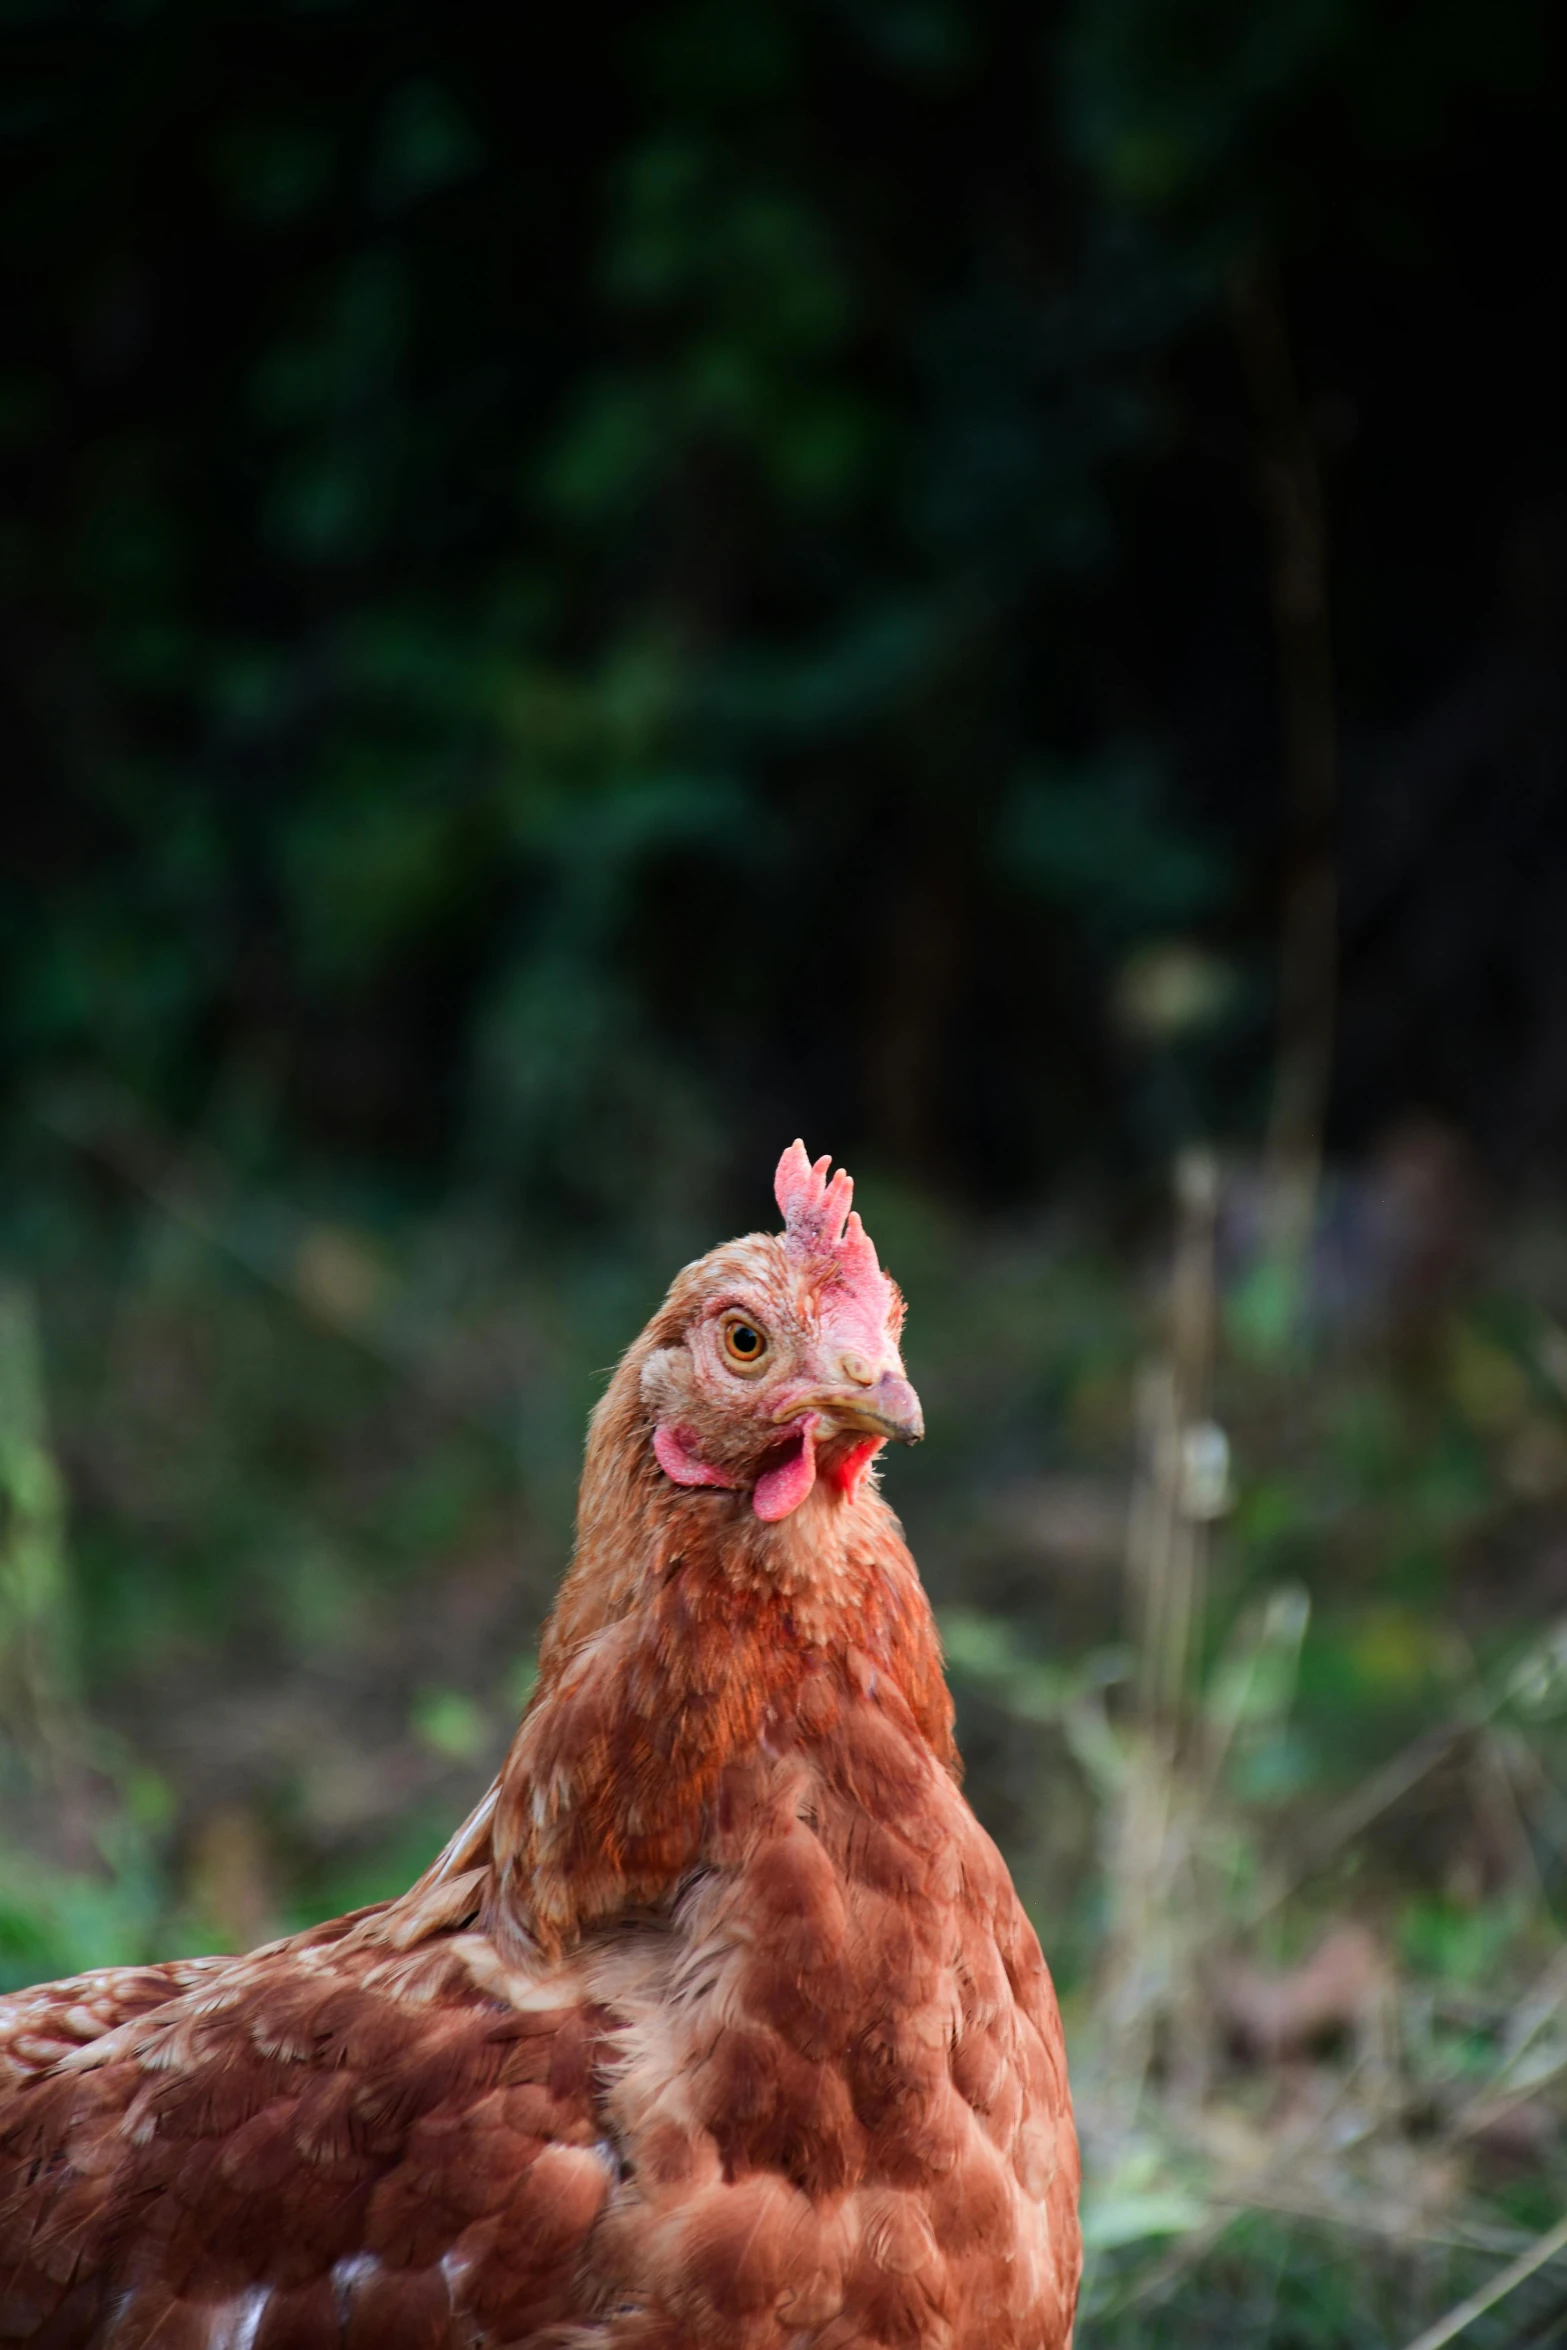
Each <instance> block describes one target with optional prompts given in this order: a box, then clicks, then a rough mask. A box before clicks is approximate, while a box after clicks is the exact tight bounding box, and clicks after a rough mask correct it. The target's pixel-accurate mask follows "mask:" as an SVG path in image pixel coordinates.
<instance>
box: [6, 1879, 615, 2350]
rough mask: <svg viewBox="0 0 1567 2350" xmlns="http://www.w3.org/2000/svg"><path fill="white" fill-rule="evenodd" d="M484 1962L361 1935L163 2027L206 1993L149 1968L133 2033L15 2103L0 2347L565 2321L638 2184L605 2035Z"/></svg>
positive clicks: (372, 2339) (204, 2349) (206, 1972)
mask: <svg viewBox="0 0 1567 2350" xmlns="http://www.w3.org/2000/svg"><path fill="white" fill-rule="evenodd" d="M467 1939H468V1938H466V1937H463V1936H461V1935H455V1936H453V1935H448V1936H443V1937H438V1938H437V1939H435V1940H434V1941H432V1942H428V1943H425V1944H422V1945H420V1946H417V1947H415V1948H413V1949H411V1950H399V1949H397V1948H395V1947H392V1946H389V1942H388V1939H387V1936H386V1921H385V1920H383V1919H377V1920H375V1921H373V1925H372V1930H371V1931H369V1932H367V1931H366V1930H365V1928H364V1927H363V1926H361V1927H360V1928H358V1929H357V1930H356V1929H355V1928H354V1927H353V1926H352V1924H351V1922H350V1924H349V1930H348V1931H347V1932H344V1933H341V1934H340V1935H339V1936H338V1937H337V1938H336V1939H323V1938H322V1937H321V1936H320V1935H316V1936H314V1937H311V1936H305V1937H301V1939H300V1942H299V1943H298V1944H295V1945H283V1946H279V1947H275V1948H273V1949H272V1950H270V1951H267V1952H262V1953H258V1954H257V1955H256V1956H254V1957H253V1958H250V1959H245V1960H234V1961H205V1962H195V1963H196V1968H197V1970H198V1971H197V1979H195V1980H194V1981H192V1982H189V1983H187V1984H185V1985H183V1986H181V1987H176V1988H175V1991H174V1996H172V1997H166V1998H164V1999H163V2000H162V2001H161V2002H159V2003H157V2004H154V2005H151V2006H150V2007H149V2006H146V2005H145V2004H141V2003H143V2002H144V1999H145V1997H147V1996H150V1995H151V1993H152V1992H153V1990H154V1988H155V1986H154V1985H153V1983H152V1982H151V1980H150V1978H152V1977H154V1976H156V1975H158V1974H160V1973H166V1974H169V1975H171V1976H178V1974H179V1973H180V1971H181V1970H179V1969H177V1968H176V1969H168V1970H160V1969H140V1970H126V1976H125V1978H124V1992H123V1994H122V2004H123V2006H124V2007H125V2008H126V2009H127V2011H128V2012H127V2013H126V2014H125V2016H124V2019H123V2020H122V2021H120V2022H119V2023H118V2024H117V2025H115V2026H114V2027H113V2028H111V2029H110V2030H109V2031H108V2032H107V2033H105V2034H103V2035H102V2036H100V2037H97V2038H95V2039H92V2040H87V2041H81V2042H78V2043H77V2044H76V2045H75V2046H74V2048H73V2049H72V2050H71V2051H70V2052H69V2053H66V2054H64V2055H62V2056H60V2057H58V2058H56V2059H55V2061H54V2062H53V2063H52V2064H51V2065H50V2066H48V2067H47V2068H41V2069H35V2070H34V2071H33V2073H32V2075H31V2077H29V2078H28V2079H26V2080H25V2081H23V2082H22V2083H21V2085H19V2086H17V2087H14V2088H13V2089H11V2090H10V2091H9V2093H7V2094H6V2095H5V2096H4V2098H3V2100H0V2248H3V2250H0V2342H5V2341H21V2342H29V2343H35V2344H38V2345H45V2344H47V2345H49V2346H50V2350H89V2346H90V2350H198V2345H199V2346H200V2350H216V2346H217V2345H224V2346H225V2350H318V2346H319V2350H343V2346H344V2345H351V2346H352V2350H436V2346H437V2345H445V2344H447V2343H448V2342H454V2341H463V2342H466V2341H471V2340H475V2339H480V2338H482V2339H484V2340H487V2341H493V2342H497V2343H499V2342H508V2341H520V2342H526V2341H530V2340H533V2339H535V2338H537V2337H538V2336H539V2334H540V2332H541V2330H542V2329H544V2328H546V2327H549V2326H551V2325H553V2324H555V2323H557V2322H559V2321H562V2320H564V2319H565V2318H566V2317H567V2316H568V2315H569V2313H570V2308H571V2297H572V2290H573V2280H574V2278H575V2276H576V2274H577V2271H578V2268H579V2266H580V2260H581V2251H582V2245H583V2242H584V2239H585V2237H586V2235H587V2233H588V2231H589V2229H590V2228H591V2227H592V2225H593V2222H594V2220H595V2219H596V2218H597V2216H598V2214H599V2211H600V2209H601V2207H602V2205H603V2203H604V2200H605V2198H606V2196H607V2194H608V2192H609V2189H610V2186H611V2184H612V2182H613V2178H614V2174H615V2158H614V2156H613V2153H612V2152H611V2151H610V2150H609V2149H607V2148H605V2147H604V2146H602V2145H601V2144H599V2142H598V2140H599V2124H598V2122H597V2121H596V2119H595V2114H594V2109H593V2108H594V2101H593V2094H592V2079H593V2073H594V2067H595V2061H596V2053H597V2036H598V2033H599V2029H600V2019H599V2018H598V2017H597V2016H596V2015H595V2014H594V2013H593V2012H592V2011H591V2010H589V2009H587V2008H586V2007H585V2006H584V2005H583V2003H582V2002H581V2000H580V1997H576V1996H573V1994H572V1993H571V1991H570V1990H569V1988H568V1987H566V1986H565V1985H564V1984H562V1985H560V1986H559V1987H558V1988H557V1989H556V1990H555V1991H554V1993H553V1995H552V1993H551V1990H550V1989H549V1987H548V1986H539V1987H535V1988H534V1989H533V1990H532V1991H531V1992H529V1991H527V1990H524V1991H523V1993H522V2003H521V2004H519V2003H518V1997H517V1994H516V1992H515V1991H513V1993H512V1994H511V1995H508V1994H507V1992H506V1991H505V1990H503V1989H501V1988H499V1987H497V1988H495V1989H487V1988H486V1987H485V1986H484V1984H483V1983H482V1981H481V1980H480V1979H479V1977H480V1976H481V1975H482V1974H483V1972H484V1971H485V1970H484V1965H483V1964H482V1963H480V1964H478V1965H475V1963H474V1955H475V1954H474V1953H473V1952H471V1951H470V1950H469V1949H468V1948H467V1946H466V1945H467ZM479 1955H480V1957H481V1959H482V1957H483V1956H484V1955H485V1951H484V1946H481V1947H480V1953H479ZM133 1977H136V1978H140V1980H139V1981H136V1982H132V1980H131V1978H133ZM84 1980H85V1981H87V1982H89V1983H91V1982H93V1981H94V1980H95V1978H90V1977H89V1978H84ZM96 1980H98V1981H101V1982H112V1978H96ZM74 1988H75V1986H63V1985H62V1986H56V1987H55V1989H56V1990H57V1991H59V1992H60V1993H62V1994H63V1993H64V1992H65V1991H66V1990H67V1989H74ZM139 2004H140V2012H136V2010H137V2009H138V2005H139Z"/></svg>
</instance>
